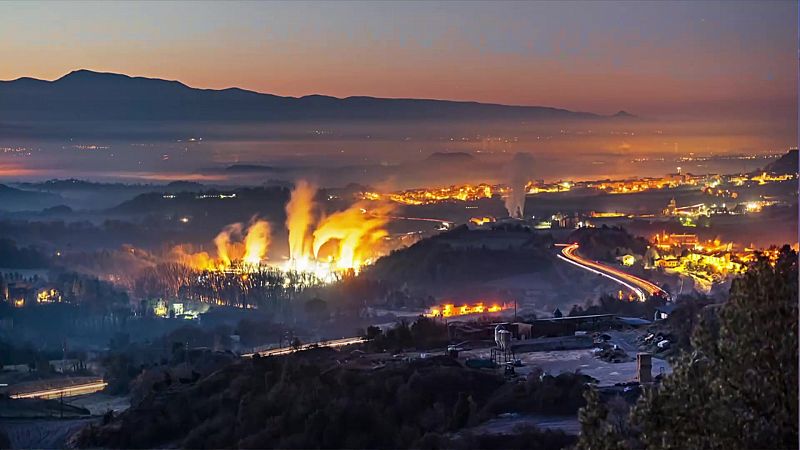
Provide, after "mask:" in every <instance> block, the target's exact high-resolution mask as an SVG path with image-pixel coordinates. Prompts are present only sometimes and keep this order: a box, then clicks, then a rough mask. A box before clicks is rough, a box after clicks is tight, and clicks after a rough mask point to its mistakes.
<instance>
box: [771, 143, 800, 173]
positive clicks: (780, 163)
mask: <svg viewBox="0 0 800 450" xmlns="http://www.w3.org/2000/svg"><path fill="white" fill-rule="evenodd" d="M797 165H798V154H797V149H792V150H789V151H788V152H787V153H786V154H785V155H783V156H781V157H780V158H778V159H777V160H775V161H773V162H771V163H769V164H767V165H766V166H765V167H764V170H763V171H764V172H769V173H779V174H784V173H797Z"/></svg>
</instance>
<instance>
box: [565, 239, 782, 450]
mask: <svg viewBox="0 0 800 450" xmlns="http://www.w3.org/2000/svg"><path fill="white" fill-rule="evenodd" d="M797 270H798V266H797V253H796V252H794V251H793V250H791V249H790V248H789V247H788V246H785V247H784V248H783V249H781V252H780V256H779V258H778V260H777V261H776V262H775V263H774V264H773V263H770V261H769V260H767V259H766V258H759V260H758V261H756V262H755V263H753V264H752V265H751V266H750V267H749V269H748V271H747V272H746V273H745V274H744V275H743V276H742V277H740V278H738V279H736V280H734V283H733V284H732V286H731V290H730V299H729V300H728V302H727V303H726V304H724V305H723V306H722V307H721V308H720V312H719V315H718V317H715V316H714V315H711V314H706V315H705V316H704V317H703V318H702V320H701V321H700V323H699V324H698V325H697V327H696V329H695V331H694V333H693V335H692V340H691V344H692V349H693V350H692V352H691V353H689V352H684V353H683V354H681V355H680V356H679V357H678V358H677V360H676V361H675V362H674V371H673V373H672V375H670V376H668V377H666V378H665V379H664V381H663V383H662V384H661V386H660V387H656V388H652V389H649V390H647V391H646V392H645V394H644V395H643V397H642V398H640V400H639V402H638V404H637V405H636V407H635V408H633V410H632V412H631V420H632V424H633V425H634V426H635V427H636V430H637V431H636V432H633V431H630V430H629V433H630V434H632V435H633V436H621V433H610V434H609V435H608V436H604V435H603V434H602V433H601V432H602V430H604V429H608V427H607V423H606V421H605V420H604V418H603V410H602V409H601V407H600V406H598V404H597V403H596V402H594V403H593V402H592V401H589V404H588V405H587V407H586V408H585V410H584V411H583V412H582V413H581V419H582V434H585V435H586V436H591V437H592V438H593V439H592V441H594V444H592V442H591V441H587V440H584V439H583V438H582V439H581V443H579V445H578V448H608V446H607V445H610V444H611V443H614V442H619V441H620V440H621V439H626V438H627V439H632V442H631V441H629V442H630V443H629V445H628V446H629V447H634V446H635V447H639V446H641V447H645V448H654V449H683V448H707V449H736V448H776V449H777V448H797V439H798V405H797V398H798V369H797V365H798V355H797V350H798V343H797V338H798V335H797V329H798V325H797V314H798V305H797V295H798V290H797V282H798V278H797ZM600 441H602V444H601V443H600ZM588 444H591V445H588ZM604 445H606V447H603V446H604Z"/></svg>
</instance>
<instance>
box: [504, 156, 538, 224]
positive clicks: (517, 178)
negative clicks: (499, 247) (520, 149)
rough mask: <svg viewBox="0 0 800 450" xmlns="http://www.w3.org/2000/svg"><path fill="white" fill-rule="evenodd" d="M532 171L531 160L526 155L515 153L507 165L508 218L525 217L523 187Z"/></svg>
mask: <svg viewBox="0 0 800 450" xmlns="http://www.w3.org/2000/svg"><path fill="white" fill-rule="evenodd" d="M532 169H533V158H531V155H530V154H528V153H517V154H516V155H514V158H513V159H512V160H511V163H510V164H509V180H508V197H506V210H507V211H508V215H509V217H513V218H515V219H522V218H524V217H525V193H526V191H525V185H526V184H527V183H528V179H529V178H530V175H531V171H532Z"/></svg>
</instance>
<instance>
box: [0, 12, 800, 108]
mask: <svg viewBox="0 0 800 450" xmlns="http://www.w3.org/2000/svg"><path fill="white" fill-rule="evenodd" d="M797 21H798V7H797V2H796V1H785V2H780V1H774V2H770V1H766V2H744V1H736V2H639V3H637V2H633V1H624V2H610V3H603V2H597V1H591V2H585V3H584V2H561V3H548V2H510V3H501V2H491V3H489V2H487V3H481V2H466V3H459V2H442V3H431V2H404V3H391V2H276V3H272V2H241V3H240V2H210V1H209V2H190V3H181V2H156V1H152V2H137V3H126V2H44V3H42V2H0V61H2V63H0V79H15V78H18V77H23V76H29V77H35V78H42V79H56V78H58V77H60V76H63V75H64V74H66V73H68V72H70V71H72V70H76V69H81V68H86V69H92V70H98V71H108V72H120V73H125V74H128V75H135V76H148V77H155V78H165V79H176V80H180V81H182V82H184V83H186V84H188V85H190V86H194V87H202V88H226V87H231V86H236V87H241V88H245V89H251V90H255V91H259V92H268V93H273V94H278V95H291V96H302V95H308V94H314V93H320V94H327V95H334V96H337V97H346V96H351V95H370V96H378V97H414V98H439V99H457V100H475V101H482V102H493V103H505V104H520V105H545V106H555V107H562V108H568V109H573V110H580V111H591V112H597V113H606V114H610V113H614V112H616V111H618V110H626V111H629V112H632V113H634V114H640V115H651V116H670V115H675V116H680V115H692V114H698V115H700V114H716V115H725V114H731V115H745V116H746V115H748V114H750V113H752V112H753V111H758V114H760V116H761V117H773V116H774V117H785V115H786V114H787V113H790V114H796V108H797V100H796V98H797V66H798V52H797V43H798V38H797ZM795 117H796V116H795Z"/></svg>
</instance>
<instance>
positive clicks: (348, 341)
mask: <svg viewBox="0 0 800 450" xmlns="http://www.w3.org/2000/svg"><path fill="white" fill-rule="evenodd" d="M363 342H366V339H364V338H362V337H349V338H342V339H336V340H333V341H320V342H312V343H310V344H303V345H301V346H300V347H298V348H297V349H295V348H293V347H280V348H274V349H270V350H264V351H261V352H255V353H245V354H243V355H242V357H243V358H252V357H253V356H254V355H256V354H258V355H259V356H281V355H288V354H289V353H292V352H294V351H300V350H308V349H311V348H317V347H330V348H336V347H344V346H346V345H353V344H361V343H363Z"/></svg>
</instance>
